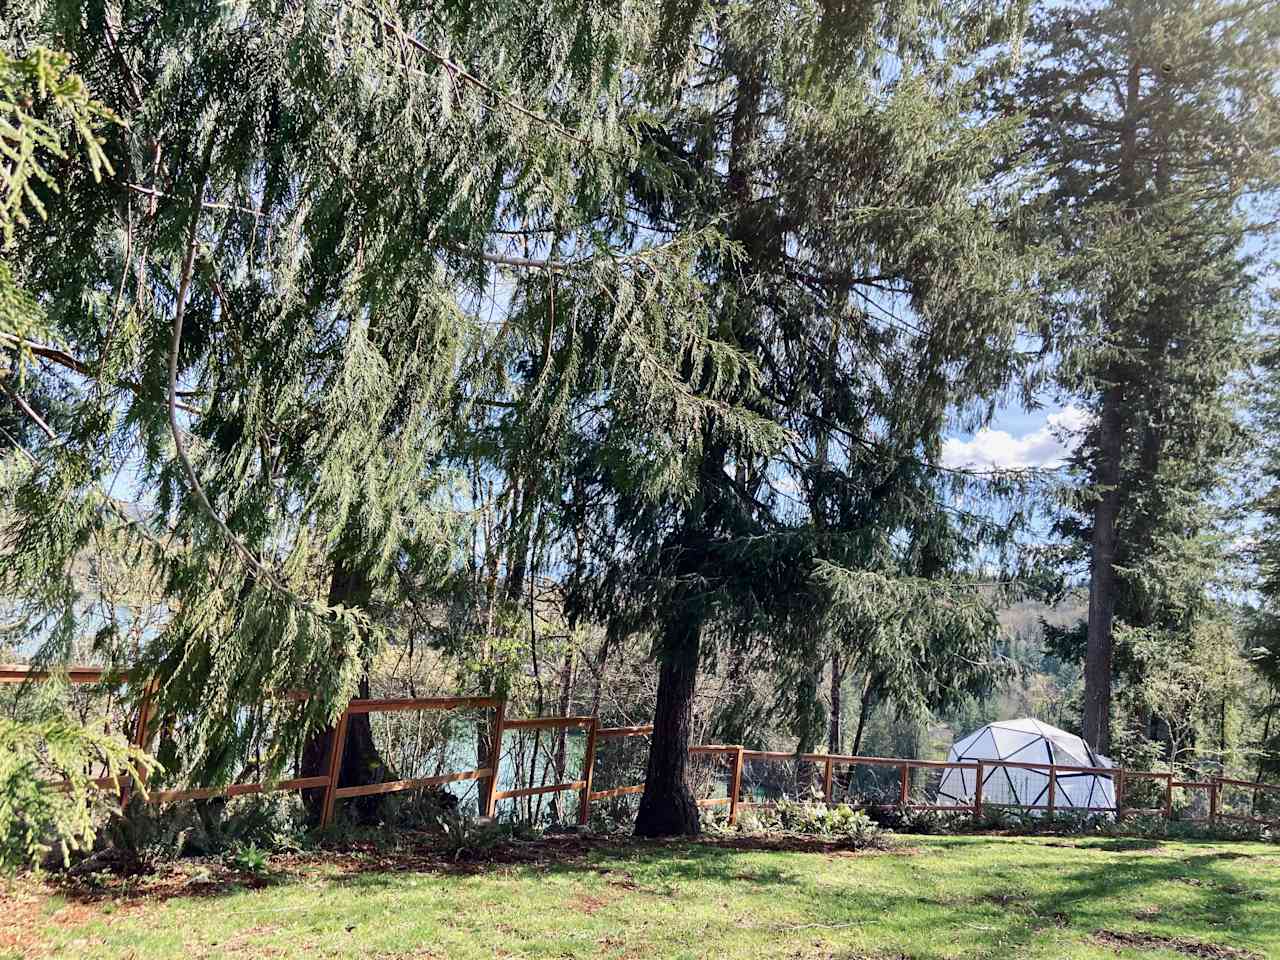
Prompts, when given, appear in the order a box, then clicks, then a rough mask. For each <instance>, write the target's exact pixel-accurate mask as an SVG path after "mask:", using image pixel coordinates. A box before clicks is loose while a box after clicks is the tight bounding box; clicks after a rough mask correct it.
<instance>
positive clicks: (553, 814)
mask: <svg viewBox="0 0 1280 960" xmlns="http://www.w3.org/2000/svg"><path fill="white" fill-rule="evenodd" d="M548 719H550V718H548ZM586 746H587V733H586V731H585V730H584V729H583V728H582V727H581V726H560V727H545V728H544V727H539V728H534V729H519V728H517V729H511V728H510V727H508V728H507V729H506V730H505V731H504V736H503V741H502V763H501V768H500V769H499V771H498V776H497V780H496V783H497V789H498V790H499V791H501V792H503V793H508V792H515V793H519V794H521V795H520V796H514V797H501V798H500V799H499V801H498V810H497V812H498V816H499V817H500V818H501V819H510V820H513V821H516V822H519V823H524V824H529V825H531V826H549V825H551V824H556V823H569V822H576V819H577V817H578V814H579V804H580V803H581V787H582V785H583V784H584V783H585V781H586V771H585V769H584V759H585V756H586ZM566 784H568V785H569V786H565V785H566Z"/></svg>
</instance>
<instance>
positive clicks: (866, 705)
mask: <svg viewBox="0 0 1280 960" xmlns="http://www.w3.org/2000/svg"><path fill="white" fill-rule="evenodd" d="M872 680H873V676H872V674H870V673H868V674H867V677H866V679H865V680H864V681H863V684H862V702H861V703H860V704H859V707H858V731H857V733H855V734H854V735H853V755H854V756H855V757H858V756H861V755H862V734H863V733H864V732H865V731H866V728H867V717H869V716H870V715H871V707H872V703H873V701H874V699H875V685H874V683H873V682H872Z"/></svg>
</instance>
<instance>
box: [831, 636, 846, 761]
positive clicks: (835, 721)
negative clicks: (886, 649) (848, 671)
mask: <svg viewBox="0 0 1280 960" xmlns="http://www.w3.org/2000/svg"><path fill="white" fill-rule="evenodd" d="M843 683H844V667H843V665H842V664H841V663H840V654H838V653H833V654H832V655H831V719H830V722H829V723H828V724H827V753H839V752H840V734H841V730H840V724H841V719H842V718H841V716H840V711H841V707H842V704H841V702H840V687H841V686H842V685H843Z"/></svg>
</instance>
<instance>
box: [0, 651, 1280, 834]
mask: <svg viewBox="0 0 1280 960" xmlns="http://www.w3.org/2000/svg"><path fill="white" fill-rule="evenodd" d="M60 675H61V676H65V677H66V678H67V679H68V680H69V681H70V682H71V683H74V684H98V683H103V682H107V681H123V680H124V679H126V677H125V676H123V675H121V674H118V673H116V674H109V673H108V672H107V671H105V670H103V669H101V668H97V667H72V668H70V669H68V670H66V671H63V672H62V673H61V674H60ZM48 676H49V675H48V674H47V673H44V672H42V671H39V670H33V669H31V668H28V667H25V666H4V665H0V684H6V683H8V684H14V683H24V682H28V681H39V680H45V679H48ZM154 693H155V690H154V688H152V687H148V688H147V689H146V690H145V691H144V695H143V698H142V702H141V704H140V706H139V708H138V712H137V715H136V716H135V717H134V718H132V722H131V727H132V736H131V741H132V742H133V743H134V744H135V745H137V746H139V747H142V748H144V749H145V748H146V747H147V746H148V745H149V744H150V742H151V737H152V736H153V734H154V732H155V727H156V722H155V721H156V717H155V711H154V708H153V706H152V696H153V695H154ZM305 696H306V694H298V693H295V694H290V695H288V698H289V699H300V698H304V697H305ZM415 710H492V711H493V720H492V724H493V725H492V730H493V747H492V753H491V756H490V762H489V766H487V767H477V768H476V769H473V770H463V771H459V772H454V773H446V774H442V775H439V776H433V777H420V778H414V779H405V780H392V781H388V782H384V783H373V784H365V785H360V786H342V785H341V783H340V782H339V781H340V771H341V758H342V752H343V750H344V748H345V745H346V736H347V726H348V723H349V721H350V718H351V717H352V716H356V715H360V714H369V713H386V712H393V711H415ZM573 728H578V729H583V730H585V732H586V749H585V752H584V756H583V772H582V775H581V777H580V778H579V779H577V780H570V781H565V782H563V783H552V784H546V785H542V786H536V787H535V786H530V787H516V788H515V789H511V790H500V789H499V788H498V782H499V778H498V776H497V774H498V771H499V769H500V766H501V762H502V737H503V734H505V733H507V732H510V731H521V730H551V729H554V730H564V729H573ZM652 732H653V727H652V726H635V727H601V726H600V725H599V718H597V717H593V716H574V717H533V718H528V719H510V718H508V717H507V716H506V703H505V701H504V700H501V699H499V698H496V697H425V698H401V699H369V700H352V701H351V702H350V703H349V704H348V706H347V709H346V710H344V711H343V712H342V714H341V715H340V716H339V718H338V720H337V722H336V724H335V726H334V731H333V736H332V737H331V738H330V747H329V755H328V757H327V759H326V763H325V771H326V772H325V773H324V774H323V775H320V776H313V777H299V778H294V779H290V780H280V781H276V782H272V783H233V784H227V785H225V786H220V787H199V788H195V789H187V790H152V791H149V792H148V793H147V794H146V802H147V803H170V802H174V801H178V800H201V799H208V798H211V797H235V796H244V795H247V794H257V793H271V792H277V791H287V790H314V789H322V790H323V791H324V800H323V805H322V808H321V809H322V813H321V825H322V826H324V825H328V824H330V823H332V822H333V818H334V812H335V806H336V803H337V801H338V800H344V799H348V798H352V797H364V796H371V795H375V794H385V793H397V792H400V791H405V790H418V789H421V788H424V787H433V786H442V785H444V784H447V783H458V782H464V781H488V791H487V794H486V796H487V800H486V801H485V809H484V813H485V814H486V815H487V816H490V817H492V816H494V815H495V814H496V812H497V804H498V802H499V801H500V800H505V799H514V798H518V797H529V796H536V795H540V794H547V793H556V792H560V791H572V792H576V793H578V795H579V802H578V822H579V823H580V824H583V825H585V824H586V823H587V822H588V820H589V818H590V812H591V804H592V803H593V802H595V801H599V800H607V799H611V798H614V797H621V796H627V795H630V794H638V793H642V792H643V791H644V784H643V783H639V784H629V785H625V786H619V787H613V788H610V789H605V790H595V789H593V786H594V784H593V774H594V772H595V766H596V747H597V744H598V743H599V741H601V740H608V739H619V738H627V737H639V736H647V735H649V734H651V733H652ZM689 752H690V754H692V755H708V756H714V757H718V758H721V759H727V760H728V763H729V770H728V787H727V790H726V795H725V796H723V797H708V798H704V799H702V800H699V801H698V803H699V805H700V806H703V807H712V806H727V807H728V818H729V821H730V823H733V822H736V821H737V819H738V812H739V810H741V809H744V808H752V807H767V806H770V805H771V802H753V801H744V800H743V799H742V796H741V795H742V774H743V768H744V765H745V764H746V763H747V762H748V761H782V762H799V763H806V764H813V765H815V766H816V767H818V768H820V769H821V771H822V774H821V776H822V795H823V797H824V799H825V800H826V801H827V802H828V803H830V802H832V801H833V800H834V799H835V792H834V783H835V770H836V768H837V767H856V766H870V767H891V768H896V769H897V771H898V776H897V797H896V800H895V801H894V802H890V803H880V804H853V805H854V806H859V807H863V808H866V807H881V808H898V809H911V810H937V811H952V812H955V811H969V812H971V813H972V815H973V816H974V817H975V818H979V819H980V818H981V817H982V815H983V810H984V806H989V805H991V804H989V803H987V804H984V799H983V787H984V785H985V784H986V782H987V780H988V778H989V777H990V776H991V774H992V773H993V772H995V770H996V769H998V768H1002V767H1003V768H1007V769H1021V770H1036V771H1042V772H1044V773H1045V774H1046V775H1047V781H1048V786H1047V790H1046V791H1045V792H1044V796H1045V799H1046V802H1045V803H1043V804H1027V805H1023V804H1015V805H1012V806H1016V807H1018V808H1019V809H1023V810H1037V811H1045V812H1046V813H1048V814H1049V815H1051V816H1052V815H1053V814H1055V813H1058V812H1062V811H1067V810H1069V811H1074V812H1081V813H1083V812H1106V813H1114V814H1116V815H1117V816H1133V815H1150V816H1163V817H1165V818H1168V819H1172V818H1173V814H1174V804H1173V798H1174V791H1175V790H1183V791H1186V792H1193V791H1200V792H1203V793H1204V794H1206V795H1207V800H1208V803H1207V816H1204V817H1187V818H1184V819H1187V820H1200V821H1208V822H1215V821H1237V822H1248V823H1256V824H1269V825H1274V826H1280V816H1277V817H1274V818H1264V817H1256V816H1252V815H1243V814H1238V813H1230V812H1226V811H1224V809H1223V804H1222V799H1223V793H1224V791H1226V790H1237V791H1239V790H1243V791H1248V792H1249V793H1250V794H1251V795H1252V797H1253V803H1251V808H1256V800H1257V798H1258V797H1259V796H1260V795H1261V794H1264V793H1269V792H1270V793H1278V792H1280V785H1276V784H1265V783H1256V782H1253V781H1249V780H1237V779H1232V778H1229V777H1211V778H1210V779H1208V780H1202V781H1189V780H1176V779H1174V775H1173V774H1172V773H1168V772H1160V771H1141V770H1129V769H1126V768H1123V767H1082V766H1069V765H1064V764H1049V763H1020V762H1015V761H1008V760H979V761H965V762H955V761H947V760H908V759H903V758H897V757H864V756H853V755H844V754H827V753H806V754H795V753H786V752H778V751H766V750H748V749H746V748H745V747H743V746H741V745H730V744H704V745H698V746H693V747H690V748H689ZM913 770H944V771H945V770H961V771H968V772H972V773H974V775H975V781H974V783H975V787H974V793H973V801H972V803H971V804H937V803H933V804H930V803H916V802H914V801H913V799H912V785H911V771H913ZM1080 774H1092V775H1094V776H1099V777H1106V778H1109V779H1111V780H1112V781H1113V783H1114V787H1115V791H1114V792H1115V805H1114V806H1107V807H1077V806H1074V805H1073V804H1071V803H1070V802H1068V803H1065V804H1064V803H1061V802H1059V801H1058V797H1057V788H1058V777H1059V776H1065V775H1080ZM1140 780H1154V781H1156V782H1157V783H1160V784H1161V785H1162V787H1163V789H1162V790H1161V792H1160V799H1161V803H1160V805H1159V806H1156V807H1129V806H1125V803H1124V800H1125V798H1126V791H1127V789H1128V787H1129V785H1130V784H1132V783H1133V782H1135V781H1140ZM95 782H96V783H97V784H98V785H99V786H101V787H107V786H113V785H116V784H117V782H118V781H117V780H116V778H113V777H104V778H101V779H99V780H97V781H95ZM126 791H127V787H122V788H121V794H122V799H124V798H125V796H126ZM1002 806H1008V805H1002Z"/></svg>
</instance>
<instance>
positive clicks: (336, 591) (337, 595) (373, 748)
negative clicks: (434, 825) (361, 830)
mask: <svg viewBox="0 0 1280 960" xmlns="http://www.w3.org/2000/svg"><path fill="white" fill-rule="evenodd" d="M372 594H373V587H372V584H370V583H369V580H368V578H367V577H366V576H365V575H364V572H363V571H361V570H358V569H355V568H352V567H350V566H348V565H347V564H345V563H343V562H342V561H339V562H338V563H337V564H335V566H334V570H333V577H332V579H331V580H330V581H329V604H330V605H331V606H334V605H338V604H341V605H342V606H345V607H367V605H368V602H369V599H370V597H371V596H372ZM356 695H357V696H358V697H359V698H361V699H366V698H368V696H369V678H368V677H367V676H366V677H362V678H361V680H360V686H359V688H358V690H357V694H356ZM369 717H370V715H369V714H367V713H362V714H355V715H354V716H351V717H349V718H348V719H347V739H346V745H345V747H344V749H343V751H342V765H341V767H340V768H339V773H338V782H339V784H341V785H342V786H344V787H352V786H362V785H364V784H367V783H381V782H382V781H384V780H394V779H396V777H395V772H394V771H393V770H391V769H390V768H389V767H388V766H387V764H386V762H385V761H384V760H383V759H382V755H381V754H380V753H379V752H378V747H377V744H375V743H374V741H373V727H372V725H371V724H370V720H369ZM333 733H334V730H333V727H328V728H326V729H324V730H322V731H320V732H319V733H317V734H315V735H314V736H313V737H311V739H310V740H308V741H307V743H306V746H304V747H303V750H302V771H301V775H302V776H304V777H318V776H323V775H324V774H325V773H327V772H328V764H329V746H330V744H331V743H332V742H333ZM323 801H324V796H323V791H321V790H307V791H304V793H303V804H304V805H305V807H306V809H307V818H308V820H310V821H313V822H316V823H318V822H319V819H320V807H321V805H322V803H323ZM381 806H382V798H381V797H378V796H372V797H359V798H357V799H355V800H351V801H348V807H347V809H348V810H350V811H354V812H355V816H356V819H357V820H358V821H360V822H361V823H373V822H376V821H377V818H378V814H379V812H380V810H381Z"/></svg>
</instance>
